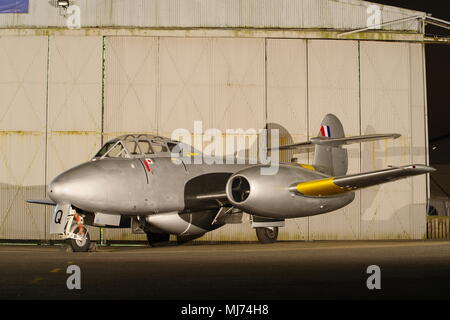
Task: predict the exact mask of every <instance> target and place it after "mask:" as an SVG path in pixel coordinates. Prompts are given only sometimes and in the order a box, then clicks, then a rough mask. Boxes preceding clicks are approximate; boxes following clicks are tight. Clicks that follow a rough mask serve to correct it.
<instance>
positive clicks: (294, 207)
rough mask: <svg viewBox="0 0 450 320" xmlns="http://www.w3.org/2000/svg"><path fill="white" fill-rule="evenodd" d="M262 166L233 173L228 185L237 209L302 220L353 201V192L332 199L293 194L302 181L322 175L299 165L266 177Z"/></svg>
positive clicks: (284, 166) (231, 199)
mask: <svg viewBox="0 0 450 320" xmlns="http://www.w3.org/2000/svg"><path fill="white" fill-rule="evenodd" d="M262 167H263V166H262V165H256V166H253V167H249V168H246V169H243V170H241V171H238V172H237V173H235V174H233V175H232V176H231V177H230V178H229V180H228V182H227V185H226V193H227V197H228V200H229V201H230V202H231V203H232V204H233V206H235V207H236V208H239V209H241V210H242V211H244V212H248V213H250V214H253V215H258V216H262V217H267V218H275V219H277V218H283V219H284V218H298V217H305V216H311V215H318V214H322V213H326V212H329V211H332V210H336V209H339V208H342V207H344V206H346V205H347V204H349V203H350V202H352V201H353V199H354V198H355V194H354V193H353V192H348V193H344V194H341V195H338V196H332V197H326V198H324V197H320V198H319V197H307V196H303V195H300V194H298V193H293V192H291V191H289V187H292V186H293V185H296V184H297V183H299V182H304V181H309V180H317V179H320V178H321V176H320V175H318V174H317V173H315V172H314V171H311V170H308V169H304V168H302V167H300V166H297V165H280V167H279V170H278V173H277V174H275V175H262V174H261V168H262Z"/></svg>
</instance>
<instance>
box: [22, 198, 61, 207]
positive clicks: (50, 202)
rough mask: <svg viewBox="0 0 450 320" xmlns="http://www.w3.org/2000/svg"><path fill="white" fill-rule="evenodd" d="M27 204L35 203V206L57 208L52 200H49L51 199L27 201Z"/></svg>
mask: <svg viewBox="0 0 450 320" xmlns="http://www.w3.org/2000/svg"><path fill="white" fill-rule="evenodd" d="M27 202H28V203H34V204H43V205H46V206H56V203H54V202H53V201H52V200H49V199H40V200H27Z"/></svg>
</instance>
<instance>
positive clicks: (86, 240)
mask: <svg viewBox="0 0 450 320" xmlns="http://www.w3.org/2000/svg"><path fill="white" fill-rule="evenodd" d="M72 232H73V233H74V234H75V235H78V236H79V237H77V239H72V238H70V239H67V242H68V244H69V245H70V247H71V248H72V250H73V251H74V252H87V251H89V247H90V245H91V239H90V237H89V232H88V230H87V229H86V227H84V226H83V227H78V226H77V225H74V229H73V231H72Z"/></svg>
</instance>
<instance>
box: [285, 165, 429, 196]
mask: <svg viewBox="0 0 450 320" xmlns="http://www.w3.org/2000/svg"><path fill="white" fill-rule="evenodd" d="M433 171H436V170H435V169H434V168H431V167H428V166H424V165H410V166H403V167H393V168H390V169H384V170H378V171H372V172H366V173H360V174H352V175H348V176H342V177H331V178H326V179H319V180H312V181H307V182H300V183H298V184H296V185H294V186H292V187H291V188H289V190H290V191H292V192H296V193H300V194H302V195H305V196H313V197H327V196H333V195H336V194H340V193H344V192H350V191H354V190H357V189H361V188H367V187H371V186H375V185H379V184H382V183H386V182H391V181H395V180H398V179H402V178H407V177H410V176H415V175H419V174H424V173H430V172H433Z"/></svg>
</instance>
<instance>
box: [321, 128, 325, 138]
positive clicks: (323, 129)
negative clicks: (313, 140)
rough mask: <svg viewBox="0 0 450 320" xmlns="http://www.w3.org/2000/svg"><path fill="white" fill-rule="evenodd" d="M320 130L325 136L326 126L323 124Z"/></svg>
mask: <svg viewBox="0 0 450 320" xmlns="http://www.w3.org/2000/svg"><path fill="white" fill-rule="evenodd" d="M320 132H321V133H322V137H325V136H326V135H325V127H324V126H321V127H320Z"/></svg>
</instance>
